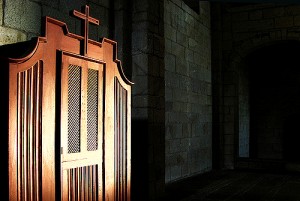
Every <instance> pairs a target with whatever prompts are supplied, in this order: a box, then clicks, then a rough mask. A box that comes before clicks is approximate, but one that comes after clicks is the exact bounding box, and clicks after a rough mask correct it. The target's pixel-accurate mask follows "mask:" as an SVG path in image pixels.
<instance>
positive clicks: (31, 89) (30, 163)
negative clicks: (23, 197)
mask: <svg viewBox="0 0 300 201" xmlns="http://www.w3.org/2000/svg"><path fill="white" fill-rule="evenodd" d="M34 70H35V66H33V68H31V69H30V70H29V73H30V78H29V86H30V87H29V94H30V95H29V113H28V116H29V129H28V141H29V143H28V152H29V156H28V157H29V161H28V166H29V178H28V180H29V198H28V200H30V201H31V200H33V199H34V198H33V193H34V192H33V190H34V189H33V181H34V180H33V177H34V176H33V170H34V168H33V139H34V138H33V104H34V98H35V96H34V79H35V78H34Z"/></svg>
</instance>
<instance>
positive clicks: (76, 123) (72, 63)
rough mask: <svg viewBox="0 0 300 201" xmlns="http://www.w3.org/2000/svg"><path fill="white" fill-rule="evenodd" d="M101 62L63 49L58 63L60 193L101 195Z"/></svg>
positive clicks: (69, 196) (85, 196) (70, 197)
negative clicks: (59, 67)
mask: <svg viewBox="0 0 300 201" xmlns="http://www.w3.org/2000/svg"><path fill="white" fill-rule="evenodd" d="M103 70H104V63H103V62H101V61H99V60H95V59H89V58H88V57H84V56H80V55H76V54H72V53H67V52H63V53H62V65H61V117H60V118H61V119H60V122H61V125H60V129H61V132H60V136H61V196H62V200H63V201H69V200H74V201H75V200H86V201H88V200H93V201H94V200H95V201H96V200H102V197H103V178H102V177H103V176H102V172H103V170H102V163H103V146H102V145H103V143H102V142H103V97H104V96H103V83H104V73H103Z"/></svg>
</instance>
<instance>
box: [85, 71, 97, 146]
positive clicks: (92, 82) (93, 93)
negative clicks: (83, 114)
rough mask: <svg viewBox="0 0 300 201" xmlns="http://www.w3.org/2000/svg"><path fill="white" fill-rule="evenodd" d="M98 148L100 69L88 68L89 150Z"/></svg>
mask: <svg viewBox="0 0 300 201" xmlns="http://www.w3.org/2000/svg"><path fill="white" fill-rule="evenodd" d="M97 149H98V71H97V70H93V69H88V85H87V150H88V151H95V150H97Z"/></svg>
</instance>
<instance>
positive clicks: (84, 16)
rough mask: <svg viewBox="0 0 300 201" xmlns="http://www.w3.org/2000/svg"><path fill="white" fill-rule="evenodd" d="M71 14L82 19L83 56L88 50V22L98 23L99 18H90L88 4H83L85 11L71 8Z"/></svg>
mask: <svg viewBox="0 0 300 201" xmlns="http://www.w3.org/2000/svg"><path fill="white" fill-rule="evenodd" d="M73 15H74V16H76V17H78V18H80V19H83V20H84V30H83V34H84V52H83V54H84V56H87V51H88V41H89V23H93V24H96V25H99V20H97V19H95V18H92V17H91V16H90V7H89V6H87V5H86V6H85V13H81V12H79V11H77V10H73Z"/></svg>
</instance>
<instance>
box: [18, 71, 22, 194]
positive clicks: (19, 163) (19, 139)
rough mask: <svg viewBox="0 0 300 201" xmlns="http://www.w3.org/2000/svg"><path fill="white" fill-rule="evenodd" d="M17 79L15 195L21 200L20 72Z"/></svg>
mask: <svg viewBox="0 0 300 201" xmlns="http://www.w3.org/2000/svg"><path fill="white" fill-rule="evenodd" d="M17 77H18V78H17V79H18V84H17V87H18V89H17V90H18V91H17V94H18V103H17V104H18V106H17V111H18V117H17V121H18V128H17V139H18V140H17V146H18V149H17V153H18V156H17V161H18V162H17V173H18V177H17V178H18V187H17V192H18V195H17V199H18V200H21V196H22V191H21V183H22V176H21V175H22V164H21V162H22V160H21V156H22V127H21V125H22V124H21V122H22V109H21V106H22V96H21V94H22V88H23V79H22V78H23V77H22V74H21V73H18V74H17Z"/></svg>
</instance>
